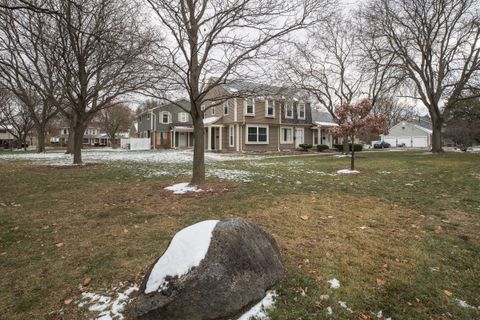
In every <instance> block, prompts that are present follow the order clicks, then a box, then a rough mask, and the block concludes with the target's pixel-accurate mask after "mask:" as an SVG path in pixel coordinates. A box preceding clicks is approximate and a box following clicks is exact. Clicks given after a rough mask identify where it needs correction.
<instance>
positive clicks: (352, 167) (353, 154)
mask: <svg viewBox="0 0 480 320" xmlns="http://www.w3.org/2000/svg"><path fill="white" fill-rule="evenodd" d="M350 170H352V171H353V170H355V137H352V157H351V160H350Z"/></svg>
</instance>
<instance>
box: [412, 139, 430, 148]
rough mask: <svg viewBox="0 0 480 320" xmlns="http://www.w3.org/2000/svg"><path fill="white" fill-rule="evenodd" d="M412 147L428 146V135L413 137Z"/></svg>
mask: <svg viewBox="0 0 480 320" xmlns="http://www.w3.org/2000/svg"><path fill="white" fill-rule="evenodd" d="M412 147H414V148H426V147H428V143H427V137H412Z"/></svg>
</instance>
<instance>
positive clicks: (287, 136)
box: [280, 128, 293, 143]
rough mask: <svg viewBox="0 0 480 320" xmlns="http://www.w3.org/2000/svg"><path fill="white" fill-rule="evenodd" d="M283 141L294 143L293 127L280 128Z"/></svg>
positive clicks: (281, 140)
mask: <svg viewBox="0 0 480 320" xmlns="http://www.w3.org/2000/svg"><path fill="white" fill-rule="evenodd" d="M280 134H281V135H282V136H281V139H280V142H281V143H293V129H292V128H281V130H280Z"/></svg>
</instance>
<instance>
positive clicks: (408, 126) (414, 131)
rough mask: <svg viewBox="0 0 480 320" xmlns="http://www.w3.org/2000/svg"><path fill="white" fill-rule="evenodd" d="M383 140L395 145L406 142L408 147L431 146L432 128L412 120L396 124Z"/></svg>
mask: <svg viewBox="0 0 480 320" xmlns="http://www.w3.org/2000/svg"><path fill="white" fill-rule="evenodd" d="M382 140H383V141H385V142H388V143H390V144H391V145H392V146H393V147H394V146H399V145H402V144H405V146H406V147H407V148H428V147H430V146H431V141H432V130H430V129H428V128H425V127H422V126H420V125H417V124H414V123H410V122H405V121H403V122H400V123H398V124H396V125H394V126H393V127H392V128H391V129H390V131H389V133H388V135H386V136H382Z"/></svg>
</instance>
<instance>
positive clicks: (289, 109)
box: [285, 103, 293, 119]
mask: <svg viewBox="0 0 480 320" xmlns="http://www.w3.org/2000/svg"><path fill="white" fill-rule="evenodd" d="M285 118H288V119H293V104H291V103H287V104H286V105H285Z"/></svg>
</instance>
